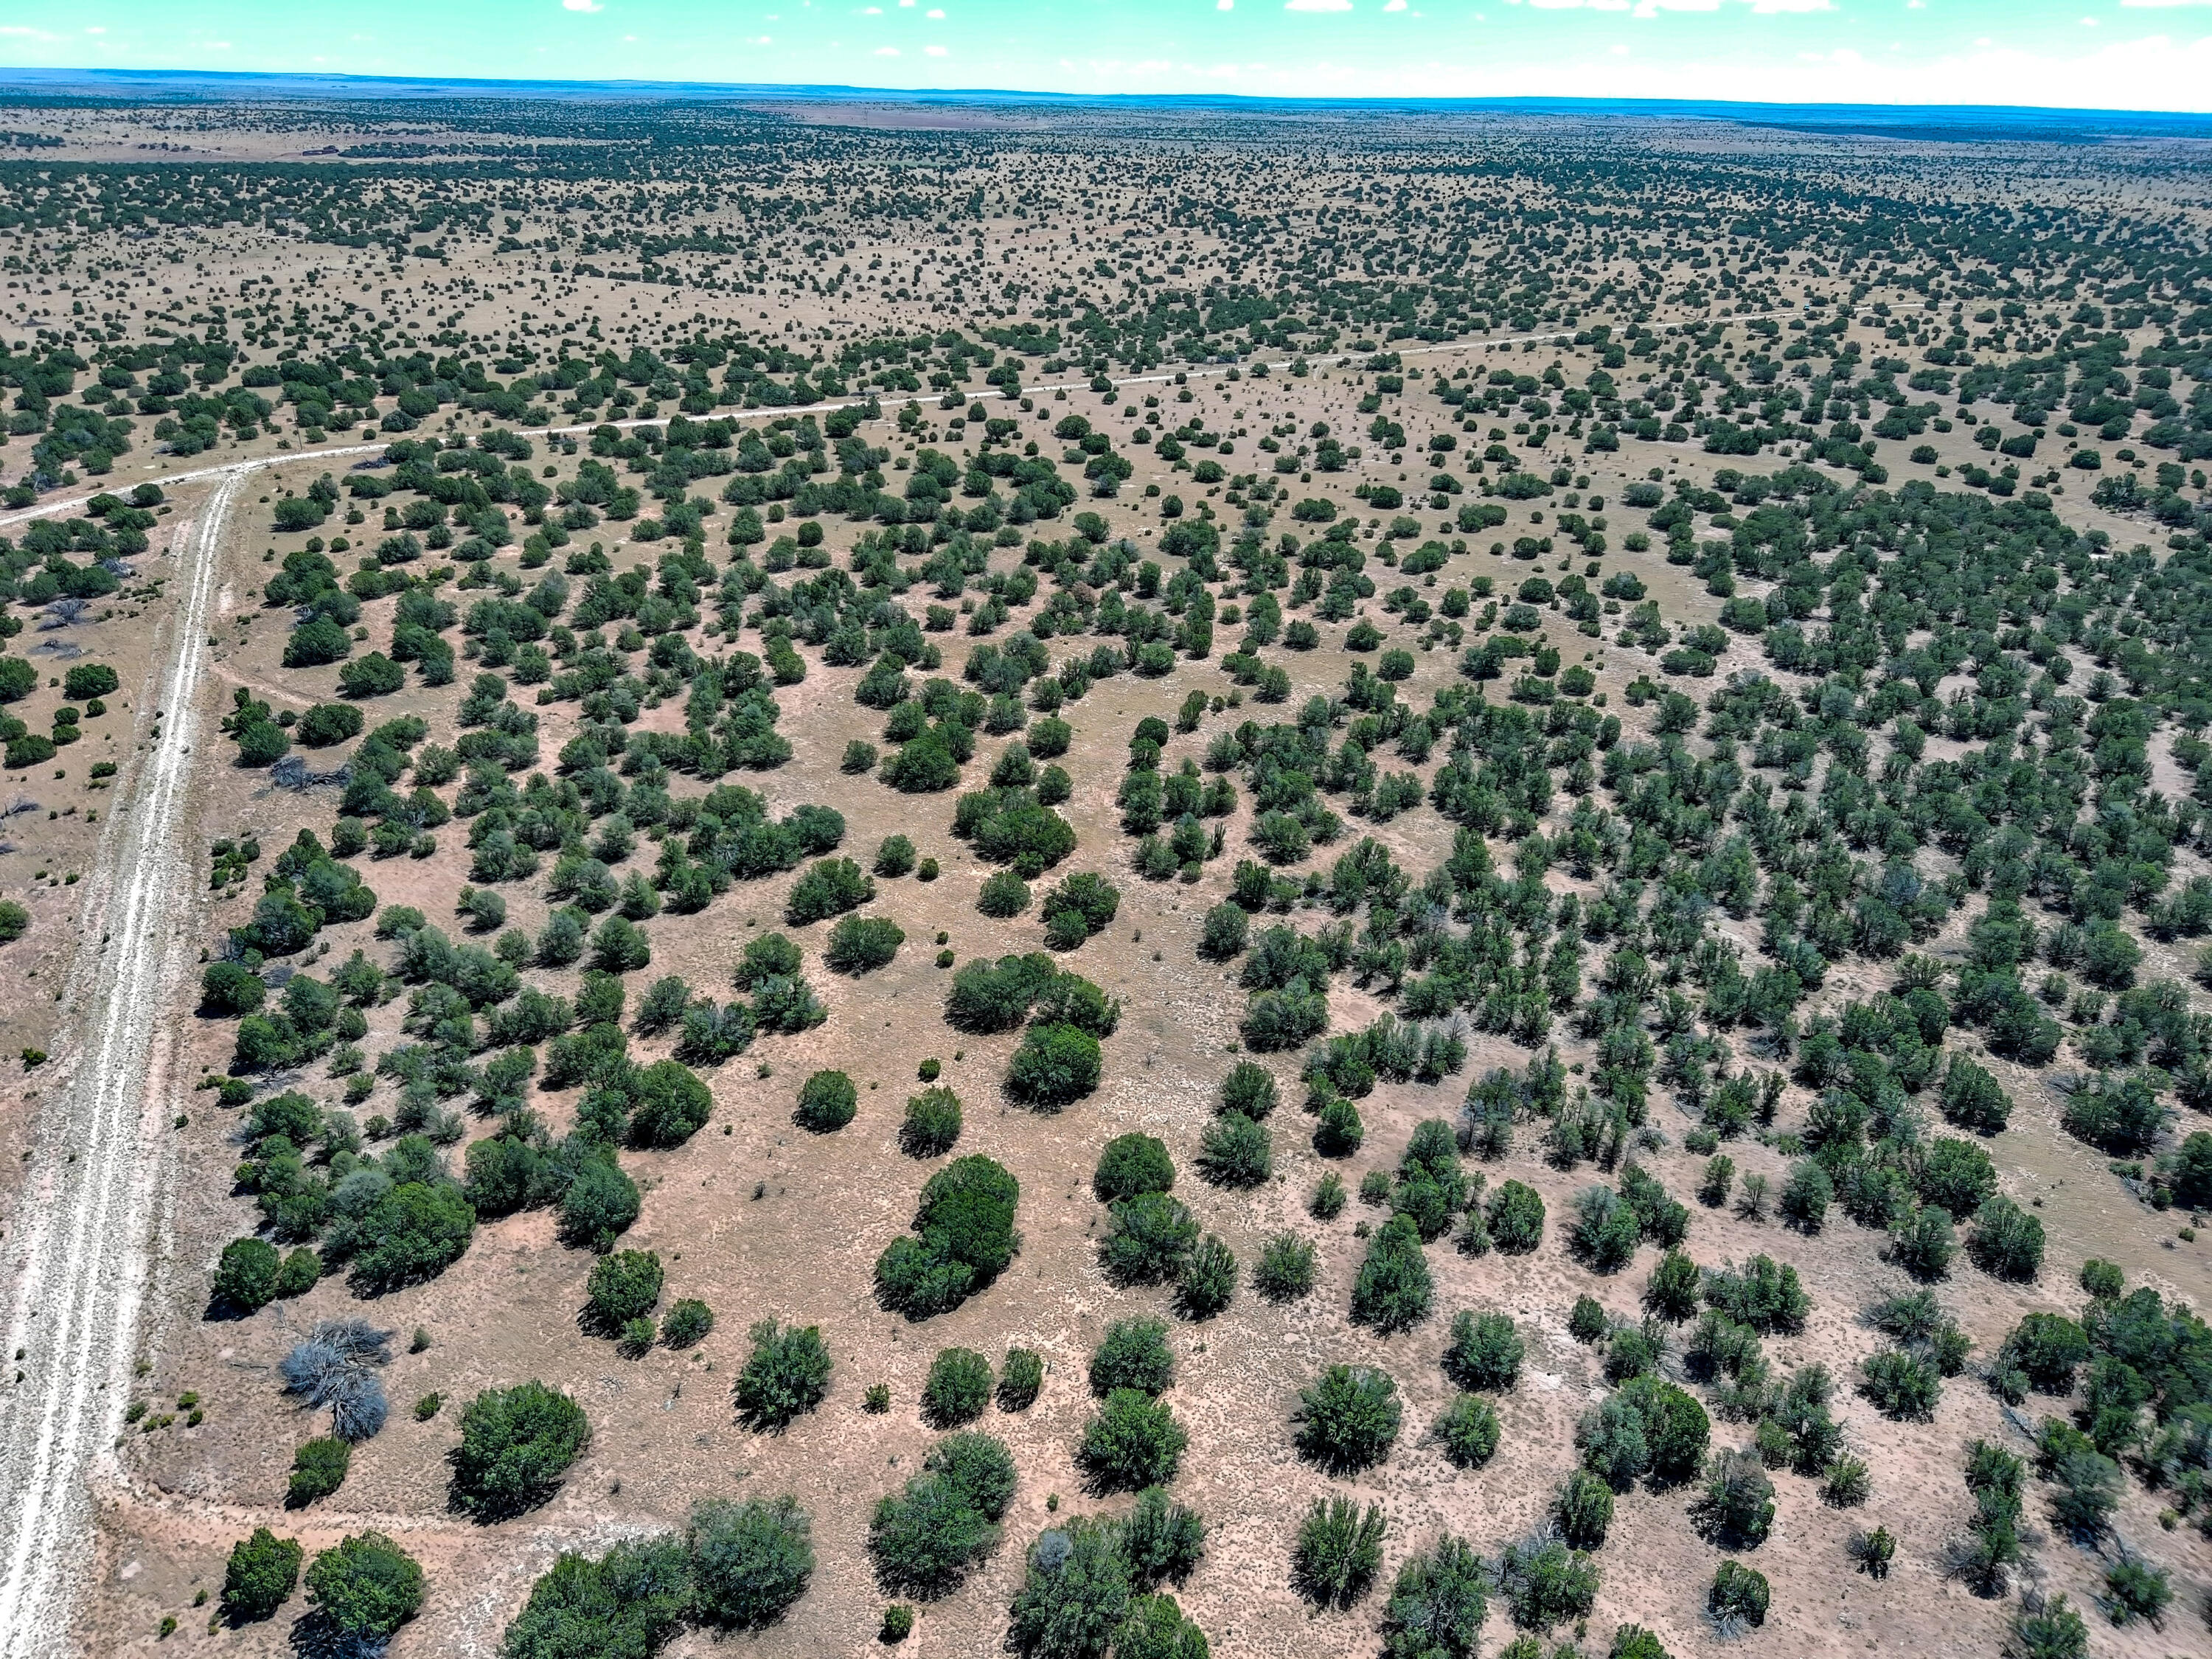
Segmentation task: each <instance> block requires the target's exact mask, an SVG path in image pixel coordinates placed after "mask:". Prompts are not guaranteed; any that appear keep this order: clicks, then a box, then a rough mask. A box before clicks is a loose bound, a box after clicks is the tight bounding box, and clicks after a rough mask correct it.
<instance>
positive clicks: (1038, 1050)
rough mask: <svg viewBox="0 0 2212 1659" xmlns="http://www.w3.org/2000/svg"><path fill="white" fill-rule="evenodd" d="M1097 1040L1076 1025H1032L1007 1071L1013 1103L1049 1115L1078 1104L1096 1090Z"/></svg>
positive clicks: (1008, 1086) (1098, 1058) (1007, 1080)
mask: <svg viewBox="0 0 2212 1659" xmlns="http://www.w3.org/2000/svg"><path fill="white" fill-rule="evenodd" d="M1100 1059H1101V1057H1100V1054H1099V1048H1098V1039H1097V1037H1095V1036H1092V1035H1091V1033H1090V1032H1088V1031H1086V1030H1083V1029H1082V1027H1080V1026H1079V1025H1073V1024H1039V1025H1032V1026H1030V1029H1029V1030H1026V1031H1024V1033H1023V1034H1022V1043H1021V1047H1020V1048H1018V1049H1016V1050H1015V1051H1014V1058H1013V1060H1012V1063H1011V1064H1010V1065H1009V1066H1007V1068H1006V1087H1007V1090H1008V1091H1009V1092H1010V1093H1011V1094H1012V1096H1013V1097H1014V1098H1015V1099H1017V1100H1019V1101H1023V1102H1025V1103H1028V1104H1030V1105H1032V1106H1036V1107H1039V1108H1041V1109H1045V1110H1048V1111H1057V1110H1059V1109H1060V1108H1061V1107H1063V1106H1066V1105H1068V1104H1070V1103H1073V1102H1075V1101H1078V1100H1080V1099H1082V1098H1083V1097H1084V1096H1085V1095H1087V1094H1089V1093H1090V1092H1091V1091H1092V1090H1093V1089H1096V1088H1097V1086H1098V1073H1099V1068H1100Z"/></svg>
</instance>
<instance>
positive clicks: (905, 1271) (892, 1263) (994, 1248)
mask: <svg viewBox="0 0 2212 1659" xmlns="http://www.w3.org/2000/svg"><path fill="white" fill-rule="evenodd" d="M1020 1194H1021V1185H1020V1183H1019V1182H1017V1181H1016V1180H1015V1179H1014V1177H1013V1176H1011V1175H1009V1174H1008V1173H1007V1172H1006V1169H1005V1168H1004V1167H1003V1166H1001V1165H1000V1164H997V1163H994V1161H993V1160H991V1159H990V1158H984V1157H981V1156H977V1155H971V1156H969V1157H967V1158H955V1159H954V1160H953V1161H952V1162H951V1164H946V1165H945V1168H943V1169H942V1170H939V1171H938V1172H937V1173H936V1174H935V1175H933V1176H930V1178H929V1181H928V1182H927V1185H925V1186H924V1187H923V1188H922V1189H921V1205H920V1206H919V1207H918V1208H917V1210H916V1211H915V1232H916V1233H917V1234H918V1235H919V1237H903V1238H897V1239H894V1240H892V1241H891V1243H890V1246H889V1248H887V1249H885V1250H884V1253H883V1255H880V1256H878V1258H877V1260H876V1297H877V1299H878V1302H880V1303H881V1304H882V1305H883V1306H884V1308H886V1309H888V1310H891V1311H893V1312H896V1313H903V1314H905V1315H906V1316H907V1317H908V1318H909V1319H926V1318H927V1317H929V1316H931V1315H932V1314H938V1313H943V1312H945V1310H948V1309H951V1308H956V1307H957V1306H959V1305H960V1304H961V1303H962V1302H963V1300H965V1299H966V1298H967V1297H969V1295H971V1294H972V1293H973V1292H975V1291H978V1290H981V1288H983V1287H984V1286H985V1285H988V1284H990V1283H991V1282H992V1281H993V1280H994V1279H996V1278H997V1277H998V1276H999V1274H1000V1273H1003V1272H1004V1271H1005V1270H1006V1264H1007V1263H1008V1262H1009V1261H1012V1260H1013V1257H1014V1253H1015V1251H1016V1250H1017V1249H1019V1247H1020V1240H1019V1237H1018V1235H1017V1234H1016V1233H1015V1231H1014V1211H1015V1207H1016V1205H1017V1203H1018V1200H1019V1198H1020Z"/></svg>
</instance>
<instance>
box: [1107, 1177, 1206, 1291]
mask: <svg viewBox="0 0 2212 1659" xmlns="http://www.w3.org/2000/svg"><path fill="white" fill-rule="evenodd" d="M1107 1210H1108V1213H1109V1219H1110V1225H1109V1231H1108V1232H1107V1235H1106V1237H1105V1239H1104V1240H1103V1243H1101V1244H1100V1245H1099V1247H1098V1257H1099V1261H1100V1263H1101V1265H1102V1266H1103V1267H1104V1268H1105V1270H1106V1274H1107V1277H1108V1278H1109V1279H1113V1280H1114V1281H1115V1283H1116V1284H1120V1285H1162V1284H1165V1283H1167V1282H1168V1281H1170V1280H1171V1279H1179V1278H1181V1277H1182V1272H1183V1269H1184V1268H1185V1267H1187V1266H1188V1264H1189V1261H1190V1258H1191V1253H1192V1252H1193V1251H1194V1250H1195V1249H1197V1248H1198V1223H1197V1222H1196V1221H1195V1220H1194V1219H1193V1218H1192V1216H1191V1213H1190V1212H1189V1211H1188V1209H1186V1208H1184V1206H1182V1205H1181V1204H1180V1203H1178V1202H1176V1200H1174V1199H1172V1198H1170V1197H1169V1196H1168V1195H1167V1194H1165V1193H1140V1194H1138V1195H1137V1196H1136V1197H1134V1198H1127V1199H1121V1200H1116V1201H1115V1202H1114V1203H1112V1204H1110V1205H1109V1206H1107Z"/></svg>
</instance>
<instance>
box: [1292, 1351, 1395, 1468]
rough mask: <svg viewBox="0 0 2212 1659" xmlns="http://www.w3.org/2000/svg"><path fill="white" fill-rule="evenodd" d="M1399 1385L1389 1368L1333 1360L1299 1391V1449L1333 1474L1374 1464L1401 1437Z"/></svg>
mask: <svg viewBox="0 0 2212 1659" xmlns="http://www.w3.org/2000/svg"><path fill="white" fill-rule="evenodd" d="M1401 1415H1402V1411H1401V1407H1400V1405H1399V1403H1398V1385H1397V1383H1395V1382H1393V1381H1392V1380H1391V1378H1390V1376H1389V1373H1388V1372H1386V1371H1380V1370H1374V1369H1373V1368H1371V1367H1370V1366H1365V1365H1332V1366H1330V1367H1329V1368H1328V1370H1325V1371H1323V1372H1322V1374H1321V1376H1319V1377H1317V1378H1316V1379H1315V1381H1314V1382H1313V1383H1311V1384H1310V1385H1309V1386H1308V1387H1306V1388H1304V1389H1301V1390H1300V1391H1299V1394H1298V1404H1297V1409H1296V1410H1295V1411H1294V1412H1293V1413H1291V1421H1292V1422H1294V1423H1295V1424H1297V1425H1298V1431H1297V1445H1298V1450H1299V1452H1300V1454H1301V1455H1304V1457H1305V1458H1306V1459H1307V1460H1308V1461H1310V1462H1314V1463H1316V1464H1319V1465H1320V1466H1321V1467H1322V1468H1323V1469H1325V1470H1327V1471H1328V1473H1329V1474H1357V1473H1358V1472H1359V1471H1360V1470H1362V1469H1365V1468H1373V1467H1374V1466H1375V1465H1376V1464H1377V1463H1379V1462H1382V1461H1383V1458H1384V1457H1385V1456H1386V1455H1388V1454H1389V1450H1390V1448H1391V1445H1392V1444H1393V1443H1395V1441H1396V1440H1397V1438H1398V1425H1399V1422H1400V1419H1401Z"/></svg>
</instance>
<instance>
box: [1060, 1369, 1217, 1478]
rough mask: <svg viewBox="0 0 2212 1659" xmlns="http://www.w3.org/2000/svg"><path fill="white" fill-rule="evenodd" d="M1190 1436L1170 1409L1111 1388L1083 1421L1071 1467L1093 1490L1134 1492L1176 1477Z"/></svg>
mask: <svg viewBox="0 0 2212 1659" xmlns="http://www.w3.org/2000/svg"><path fill="white" fill-rule="evenodd" d="M1189 1443H1190V1437H1189V1436H1188V1434H1186V1433H1185V1432H1184V1431H1183V1428H1182V1425H1181V1424H1180V1423H1178V1422H1176V1419H1175V1414H1174V1413H1172V1412H1170V1411H1169V1409H1168V1408H1167V1407H1165V1406H1164V1405H1163V1404H1161V1403H1160V1402H1159V1401H1156V1400H1154V1399H1152V1396H1151V1395H1147V1394H1146V1393H1144V1392H1143V1391H1142V1390H1140V1389H1114V1390H1113V1391H1111V1392H1110V1393H1109V1394H1108V1395H1107V1396H1106V1398H1105V1400H1104V1401H1103V1402H1102V1403H1101V1404H1100V1406H1099V1408H1098V1411H1097V1414H1096V1415H1095V1416H1093V1417H1092V1418H1091V1420H1090V1421H1089V1422H1088V1423H1086V1424H1085V1425H1084V1429H1083V1438H1082V1440H1081V1442H1080V1443H1079V1445H1078V1446H1077V1448H1076V1453H1075V1462H1076V1466H1077V1467H1078V1468H1080V1469H1081V1470H1082V1471H1083V1474H1084V1479H1085V1485H1086V1486H1088V1487H1089V1488H1090V1490H1091V1491H1092V1492H1137V1491H1140V1490H1142V1489H1143V1488H1144V1487H1146V1486H1163V1485H1164V1484H1166V1483H1167V1482H1168V1481H1170V1480H1174V1479H1175V1475H1176V1468H1178V1467H1180V1465H1181V1463H1182V1454H1183V1449H1184V1448H1185V1447H1187V1446H1188V1444H1189Z"/></svg>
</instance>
